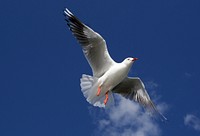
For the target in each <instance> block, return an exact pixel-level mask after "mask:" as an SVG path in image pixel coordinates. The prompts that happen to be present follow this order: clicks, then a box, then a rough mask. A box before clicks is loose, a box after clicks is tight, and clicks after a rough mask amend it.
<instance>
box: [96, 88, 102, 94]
mask: <svg viewBox="0 0 200 136" xmlns="http://www.w3.org/2000/svg"><path fill="white" fill-rule="evenodd" d="M100 93H101V86H98V89H97V94H96V95H97V96H99V95H100Z"/></svg>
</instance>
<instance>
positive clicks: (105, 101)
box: [104, 91, 108, 105]
mask: <svg viewBox="0 0 200 136" xmlns="http://www.w3.org/2000/svg"><path fill="white" fill-rule="evenodd" d="M107 102H108V91H107V92H106V98H105V99H104V104H105V105H106V103H107Z"/></svg>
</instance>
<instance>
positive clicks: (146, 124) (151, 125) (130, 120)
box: [95, 95, 162, 136]
mask: <svg viewBox="0 0 200 136" xmlns="http://www.w3.org/2000/svg"><path fill="white" fill-rule="evenodd" d="M115 99H116V102H117V103H116V105H115V106H113V107H111V108H110V109H108V110H106V113H104V116H103V117H101V118H100V119H97V120H98V122H97V125H98V130H97V132H96V133H95V135H97V136H159V135H160V134H161V129H160V128H159V126H158V124H157V123H156V121H155V120H153V119H152V118H151V117H150V116H149V115H148V114H147V113H145V112H144V111H143V109H142V108H141V106H140V105H138V104H136V103H134V102H132V101H130V100H127V99H125V98H123V97H121V96H118V95H117V96H116V97H115ZM160 107H162V105H160ZM101 114H102V113H101Z"/></svg>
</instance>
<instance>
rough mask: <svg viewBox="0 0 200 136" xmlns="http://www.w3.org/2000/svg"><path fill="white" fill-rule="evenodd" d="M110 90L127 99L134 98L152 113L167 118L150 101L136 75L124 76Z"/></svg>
mask: <svg viewBox="0 0 200 136" xmlns="http://www.w3.org/2000/svg"><path fill="white" fill-rule="evenodd" d="M112 92H114V93H119V94H121V95H122V96H124V97H125V98H127V99H130V100H134V101H136V102H138V103H139V104H141V105H142V106H143V107H144V108H145V109H147V110H148V111H149V112H150V113H152V114H157V115H160V116H161V117H162V119H164V120H167V118H165V117H164V116H163V115H162V114H161V113H160V112H159V111H158V110H157V108H156V107H155V105H154V103H153V102H152V101H151V99H150V97H149V95H148V93H147V91H146V89H145V86H144V84H143V82H142V81H141V80H140V78H138V77H133V78H129V77H127V78H125V79H124V80H123V81H122V82H121V83H119V84H118V85H117V86H116V87H114V88H113V90H112Z"/></svg>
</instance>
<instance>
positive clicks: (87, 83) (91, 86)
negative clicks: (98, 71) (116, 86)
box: [80, 74, 114, 107]
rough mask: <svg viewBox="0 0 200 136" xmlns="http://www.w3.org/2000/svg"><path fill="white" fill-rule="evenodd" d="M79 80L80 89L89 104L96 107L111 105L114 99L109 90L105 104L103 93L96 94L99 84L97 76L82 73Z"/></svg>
mask: <svg viewBox="0 0 200 136" xmlns="http://www.w3.org/2000/svg"><path fill="white" fill-rule="evenodd" d="M80 81H81V84H80V85H81V91H82V92H83V95H84V96H85V98H86V100H87V101H88V102H89V103H90V104H92V105H93V106H98V107H109V106H111V105H113V103H114V99H113V95H112V92H111V91H109V93H108V102H107V104H106V105H105V104H104V99H105V95H99V96H97V95H96V94H97V90H98V86H99V83H98V78H96V77H92V76H90V75H85V74H83V75H82V78H81V79H80ZM102 92H103V91H102Z"/></svg>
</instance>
